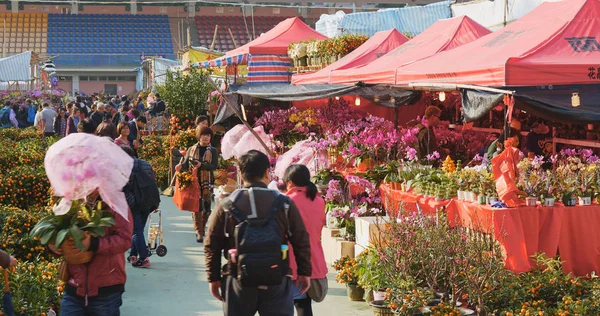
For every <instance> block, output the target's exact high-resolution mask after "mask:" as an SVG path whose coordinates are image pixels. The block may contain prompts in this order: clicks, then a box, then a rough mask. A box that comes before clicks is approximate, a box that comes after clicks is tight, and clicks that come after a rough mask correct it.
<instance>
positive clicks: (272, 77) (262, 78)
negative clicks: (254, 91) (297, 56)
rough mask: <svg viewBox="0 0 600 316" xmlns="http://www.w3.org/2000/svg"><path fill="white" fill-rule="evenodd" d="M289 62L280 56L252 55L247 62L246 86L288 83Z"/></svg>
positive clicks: (287, 58)
mask: <svg viewBox="0 0 600 316" xmlns="http://www.w3.org/2000/svg"><path fill="white" fill-rule="evenodd" d="M290 67H292V64H291V60H290V58H289V57H287V56H282V55H252V56H251V57H250V61H249V62H248V84H267V83H289V82H290V79H291V73H290V72H289V69H290Z"/></svg>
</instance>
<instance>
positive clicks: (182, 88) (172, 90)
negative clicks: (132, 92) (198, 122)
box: [156, 68, 214, 120]
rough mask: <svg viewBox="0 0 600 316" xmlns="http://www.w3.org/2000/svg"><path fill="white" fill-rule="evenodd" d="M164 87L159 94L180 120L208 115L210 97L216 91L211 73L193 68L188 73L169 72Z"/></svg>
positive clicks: (159, 87) (162, 86) (161, 87)
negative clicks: (211, 79) (210, 76)
mask: <svg viewBox="0 0 600 316" xmlns="http://www.w3.org/2000/svg"><path fill="white" fill-rule="evenodd" d="M166 76H167V78H166V81H165V84H164V85H161V86H158V87H157V88H156V89H157V92H158V93H160V95H161V97H162V99H163V100H164V101H165V102H167V104H168V106H169V111H170V113H171V114H172V115H174V116H175V117H178V118H179V119H192V120H193V119H195V117H196V116H198V115H202V114H206V111H207V109H208V102H207V100H208V96H209V94H210V92H211V91H213V90H214V88H213V86H212V84H211V83H210V78H209V71H207V70H204V69H196V68H191V69H190V70H189V72H188V73H182V72H167V74H166Z"/></svg>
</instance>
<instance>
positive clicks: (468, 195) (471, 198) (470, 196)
mask: <svg viewBox="0 0 600 316" xmlns="http://www.w3.org/2000/svg"><path fill="white" fill-rule="evenodd" d="M465 200H467V201H469V202H475V201H476V197H475V193H473V192H465Z"/></svg>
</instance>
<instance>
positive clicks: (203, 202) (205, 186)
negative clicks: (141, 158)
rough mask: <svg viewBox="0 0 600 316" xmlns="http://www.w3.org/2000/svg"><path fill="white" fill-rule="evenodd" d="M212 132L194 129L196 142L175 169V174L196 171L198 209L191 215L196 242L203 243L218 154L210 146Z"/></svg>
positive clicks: (206, 128)
mask: <svg viewBox="0 0 600 316" xmlns="http://www.w3.org/2000/svg"><path fill="white" fill-rule="evenodd" d="M212 136H213V131H212V130H211V129H210V127H207V126H202V127H197V128H196V137H197V138H198V142H197V143H196V144H195V145H193V146H192V147H190V148H188V150H187V153H186V155H185V157H184V158H183V159H182V160H181V162H180V163H179V164H178V165H177V166H176V167H175V170H176V171H177V172H180V171H190V170H192V169H193V170H196V171H197V174H198V182H199V183H200V209H199V210H198V212H193V213H192V219H193V221H194V230H195V231H196V241H197V242H203V241H204V226H205V225H206V223H207V220H208V218H209V216H210V211H211V201H212V189H213V185H214V182H215V176H214V173H213V172H214V170H215V169H217V166H218V164H217V161H218V158H219V156H218V153H217V150H216V149H215V148H214V147H212V146H211V145H210V141H211V138H212Z"/></svg>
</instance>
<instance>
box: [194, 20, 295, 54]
mask: <svg viewBox="0 0 600 316" xmlns="http://www.w3.org/2000/svg"><path fill="white" fill-rule="evenodd" d="M285 19H287V17H272V16H255V17H254V32H253V28H252V18H251V17H246V21H245V23H244V18H243V17H230V16H196V26H197V27H198V39H199V40H200V46H204V47H210V45H211V44H212V41H213V36H214V33H215V25H218V26H219V28H218V30H217V37H216V38H215V47H214V49H215V50H218V51H223V52H226V51H228V50H232V49H234V48H235V45H234V44H233V41H232V39H231V35H230V34H229V30H228V29H231V33H232V34H233V37H234V38H235V41H236V43H237V45H238V47H239V46H242V45H244V44H247V43H248V42H249V41H250V37H249V36H248V34H250V36H252V34H253V33H254V34H256V36H260V34H262V33H265V32H267V31H269V30H271V29H272V28H273V27H274V26H275V25H277V24H278V23H279V22H281V21H283V20H285ZM246 25H247V27H248V28H247V29H246Z"/></svg>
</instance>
